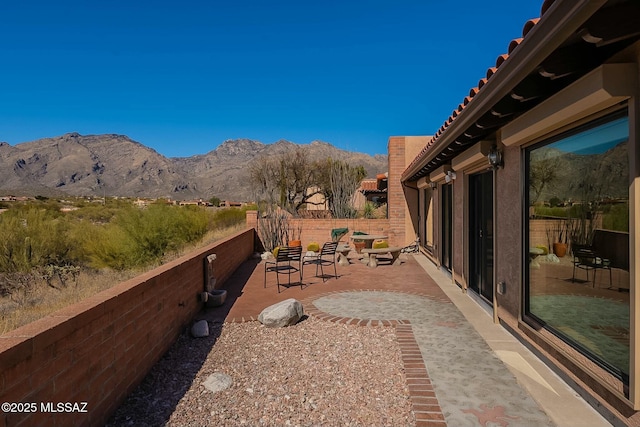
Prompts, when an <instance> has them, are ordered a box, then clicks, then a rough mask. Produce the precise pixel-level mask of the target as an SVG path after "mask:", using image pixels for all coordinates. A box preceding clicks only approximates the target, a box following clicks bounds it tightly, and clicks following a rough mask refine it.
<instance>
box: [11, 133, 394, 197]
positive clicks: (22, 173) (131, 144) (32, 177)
mask: <svg viewBox="0 0 640 427" xmlns="http://www.w3.org/2000/svg"><path fill="white" fill-rule="evenodd" d="M5 146H7V147H8V148H3V150H2V155H1V156H0V195H2V194H3V193H7V194H8V193H12V194H17V193H20V194H25V195H52V196H53V195H56V194H58V195H62V194H65V193H66V194H71V195H79V196H81V195H87V196H102V195H103V194H106V195H107V196H129V197H132V196H133V197H170V198H172V199H178V200H184V199H190V198H210V197H213V196H216V197H219V198H221V199H227V200H232V201H250V200H251V189H250V188H249V186H248V185H247V165H248V164H249V163H250V162H251V161H252V160H253V159H255V158H256V157H258V156H261V155H265V156H272V155H277V154H280V153H283V152H286V151H287V150H295V149H297V148H299V147H305V149H308V150H309V151H308V154H309V156H310V157H311V158H313V159H314V160H315V159H323V158H326V157H332V158H340V159H343V160H345V161H348V162H351V163H353V164H354V165H362V166H364V167H365V169H366V170H367V172H368V175H369V176H371V177H373V176H375V175H376V174H377V173H381V172H385V171H386V170H387V161H386V157H381V156H376V157H372V156H369V155H367V154H363V153H354V152H349V151H344V150H339V149H338V148H336V147H334V146H332V145H331V144H329V143H325V142H320V141H314V142H313V143H311V144H309V145H302V146H301V145H299V144H295V143H293V142H290V141H287V140H284V139H281V140H279V141H277V142H275V143H273V144H263V143H261V142H259V141H254V140H251V139H229V140H226V141H224V142H223V143H222V144H220V145H219V146H218V147H217V148H216V149H215V150H213V151H211V152H209V153H207V154H204V155H203V154H198V155H194V156H191V157H180V158H167V157H165V156H163V155H161V154H159V153H158V152H156V151H155V150H153V149H152V148H149V147H147V146H145V145H143V144H141V143H139V142H136V141H133V140H131V139H130V138H129V137H127V136H125V135H117V134H107V135H80V134H79V133H77V132H73V133H67V134H64V135H62V136H58V137H53V138H43V139H40V140H37V141H32V142H25V143H21V144H18V145H17V146H16V147H15V148H13V147H11V146H10V145H9V144H7V143H0V147H5ZM47 189H48V190H49V191H50V193H48V194H45V193H44V192H43V191H44V190H47Z"/></svg>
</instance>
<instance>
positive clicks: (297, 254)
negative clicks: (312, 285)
mask: <svg viewBox="0 0 640 427" xmlns="http://www.w3.org/2000/svg"><path fill="white" fill-rule="evenodd" d="M301 259H302V246H282V247H280V248H278V253H277V255H276V257H275V259H273V260H267V261H265V263H264V287H265V288H266V287H267V273H269V272H275V273H276V283H277V284H278V293H280V286H285V287H287V288H288V287H291V285H292V283H291V274H292V273H295V272H298V273H299V274H300V281H299V282H298V283H295V282H294V283H293V284H294V285H297V284H299V285H300V289H302V285H303V283H302V268H301V265H300V263H301ZM281 274H286V275H287V276H288V281H287V283H286V284H284V283H283V284H280V275H281Z"/></svg>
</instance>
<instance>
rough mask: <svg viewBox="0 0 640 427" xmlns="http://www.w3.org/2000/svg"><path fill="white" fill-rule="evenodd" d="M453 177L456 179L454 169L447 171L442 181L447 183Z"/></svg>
mask: <svg viewBox="0 0 640 427" xmlns="http://www.w3.org/2000/svg"><path fill="white" fill-rule="evenodd" d="M455 179H456V173H455V172H454V171H447V174H446V175H445V176H444V181H445V182H446V183H447V184H448V183H450V182H451V181H453V180H455Z"/></svg>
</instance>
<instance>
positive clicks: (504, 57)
mask: <svg viewBox="0 0 640 427" xmlns="http://www.w3.org/2000/svg"><path fill="white" fill-rule="evenodd" d="M508 58H509V55H508V54H506V53H503V54H502V55H500V56H498V57H497V58H496V68H500V66H501V65H502V63H503V62H504V61H506V60H507V59H508Z"/></svg>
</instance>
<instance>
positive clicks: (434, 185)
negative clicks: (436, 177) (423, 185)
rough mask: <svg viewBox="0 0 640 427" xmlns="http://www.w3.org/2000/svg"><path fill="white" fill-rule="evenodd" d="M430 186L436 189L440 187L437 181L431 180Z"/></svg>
mask: <svg viewBox="0 0 640 427" xmlns="http://www.w3.org/2000/svg"><path fill="white" fill-rule="evenodd" d="M429 187H431V189H432V190H435V189H436V188H437V187H438V184H437V183H435V182H430V183H429Z"/></svg>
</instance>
